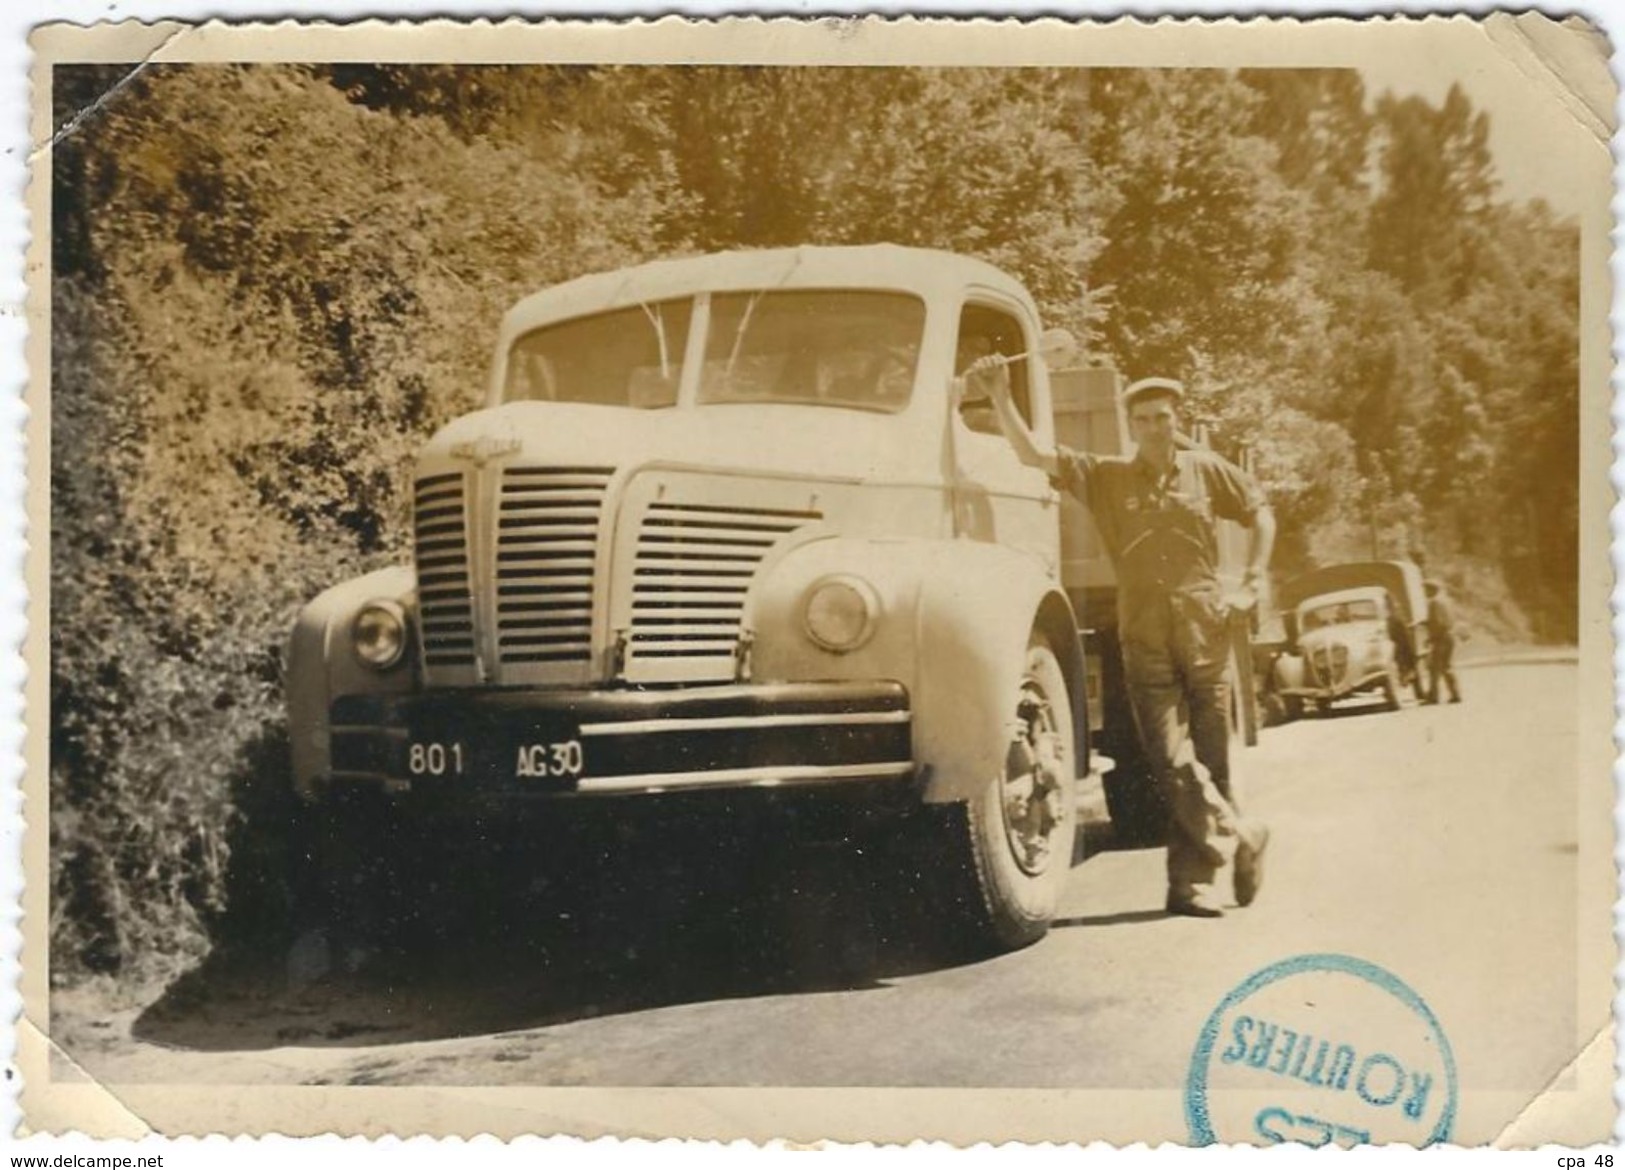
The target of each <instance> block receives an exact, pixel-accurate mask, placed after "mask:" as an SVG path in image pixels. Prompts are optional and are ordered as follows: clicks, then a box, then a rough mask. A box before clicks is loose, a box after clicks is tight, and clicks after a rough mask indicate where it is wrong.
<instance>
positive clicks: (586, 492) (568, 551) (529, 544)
mask: <svg viewBox="0 0 1625 1170" xmlns="http://www.w3.org/2000/svg"><path fill="white" fill-rule="evenodd" d="M612 474H613V469H611V468H607V467H509V468H507V469H506V470H505V471H504V472H503V476H502V497H501V503H500V505H499V508H498V517H497V563H496V590H497V636H498V645H499V647H500V651H501V656H502V661H503V662H504V663H525V662H585V661H588V660H589V659H590V658H591V656H592V599H593V564H594V559H595V557H596V555H597V551H598V522H599V519H600V515H601V513H602V511H603V506H604V491H605V488H606V487H607V486H608V484H609V480H610V476H611V475H612Z"/></svg>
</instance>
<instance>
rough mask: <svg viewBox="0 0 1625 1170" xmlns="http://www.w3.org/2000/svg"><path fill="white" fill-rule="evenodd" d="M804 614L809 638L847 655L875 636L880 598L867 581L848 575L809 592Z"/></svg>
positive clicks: (828, 580)
mask: <svg viewBox="0 0 1625 1170" xmlns="http://www.w3.org/2000/svg"><path fill="white" fill-rule="evenodd" d="M802 612H803V619H804V622H805V625H806V627H807V637H809V638H811V639H812V640H813V641H814V642H815V643H817V644H818V645H819V646H822V647H823V648H824V649H825V650H833V651H834V652H835V653H837V654H845V653H846V652H848V651H849V650H856V649H857V648H858V647H859V646H862V645H863V644H864V643H865V642H867V641H868V640H869V639H870V637H871V636H873V634H874V632H875V618H876V617H877V616H878V615H879V613H880V599H879V598H878V597H877V596H875V591H874V588H873V587H872V586H871V585H870V584H869V583H868V582H867V581H863V580H861V579H859V578H857V577H847V576H841V577H825V578H824V579H823V580H821V581H817V582H815V583H814V584H813V587H812V588H811V589H809V590H807V604H806V607H805V608H804V610H803V611H802Z"/></svg>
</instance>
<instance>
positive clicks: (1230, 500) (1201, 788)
mask: <svg viewBox="0 0 1625 1170" xmlns="http://www.w3.org/2000/svg"><path fill="white" fill-rule="evenodd" d="M1059 456H1060V473H1059V475H1058V477H1057V483H1058V484H1059V486H1060V487H1061V488H1062V490H1064V491H1068V492H1070V493H1071V494H1072V495H1074V496H1076V497H1077V498H1078V499H1079V500H1081V501H1082V502H1083V504H1084V505H1085V506H1086V507H1087V508H1088V509H1089V511H1090V514H1091V515H1092V516H1093V517H1094V521H1095V526H1096V528H1098V529H1099V531H1100V536H1101V540H1102V541H1103V542H1104V544H1105V546H1106V550H1107V552H1108V553H1109V554H1110V555H1111V559H1112V565H1113V567H1114V568H1115V569H1116V571H1117V614H1118V631H1119V636H1120V638H1121V641H1122V646H1123V669H1124V674H1125V676H1126V679H1127V683H1128V688H1129V693H1130V697H1131V700H1132V703H1133V707H1134V714H1135V718H1136V720H1137V721H1138V723H1139V725H1140V738H1141V740H1142V741H1143V742H1144V746H1145V752H1146V757H1147V763H1148V765H1149V767H1150V769H1151V773H1152V776H1153V777H1154V778H1155V780H1156V782H1157V783H1158V784H1159V785H1161V786H1162V788H1163V791H1164V792H1165V793H1166V795H1167V798H1168V807H1169V811H1170V814H1171V822H1172V823H1171V824H1170V826H1169V839H1168V894H1169V898H1170V899H1178V900H1184V901H1189V900H1192V899H1200V900H1207V901H1212V900H1215V898H1216V892H1215V889H1214V887H1215V884H1216V881H1217V878H1218V876H1219V874H1220V873H1221V872H1222V871H1223V870H1224V868H1225V867H1226V866H1227V865H1229V864H1230V862H1231V860H1232V859H1233V858H1234V856H1235V852H1236V845H1237V841H1238V833H1239V829H1240V823H1241V819H1240V815H1239V813H1238V812H1237V810H1236V808H1235V805H1234V804H1233V803H1232V801H1231V800H1230V799H1229V795H1230V756H1229V740H1230V722H1229V703H1230V695H1229V686H1228V683H1227V681H1226V679H1225V665H1226V662H1227V658H1228V653H1229V627H1228V620H1227V615H1226V612H1225V607H1224V601H1223V597H1222V592H1221V587H1220V584H1219V576H1218V567H1219V545H1218V534H1217V530H1216V528H1215V519H1216V518H1224V519H1229V520H1236V521H1239V522H1241V523H1243V524H1249V525H1250V524H1251V523H1252V519H1253V514H1254V513H1255V512H1256V511H1257V510H1258V509H1259V508H1260V507H1262V506H1263V503H1264V500H1263V497H1262V496H1261V495H1260V493H1259V491H1258V488H1257V487H1256V485H1254V483H1253V481H1252V479H1251V478H1250V477H1249V476H1248V475H1247V474H1246V473H1245V472H1243V471H1241V470H1240V469H1239V468H1237V467H1235V466H1234V465H1233V464H1231V463H1229V462H1227V461H1226V460H1224V459H1221V458H1220V457H1219V456H1217V455H1214V454H1213V453H1212V452H1210V451H1178V452H1176V453H1175V464H1174V466H1173V467H1172V468H1171V469H1170V470H1169V471H1168V473H1167V474H1162V473H1160V472H1158V471H1157V469H1156V468H1155V467H1153V466H1152V465H1151V463H1150V462H1149V461H1147V460H1144V459H1141V458H1138V457H1136V458H1134V459H1106V458H1101V457H1099V456H1093V455H1084V454H1078V453H1076V452H1071V451H1066V450H1062V451H1061V452H1059Z"/></svg>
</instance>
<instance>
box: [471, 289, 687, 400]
mask: <svg viewBox="0 0 1625 1170" xmlns="http://www.w3.org/2000/svg"><path fill="white" fill-rule="evenodd" d="M692 310H693V302H692V301H691V300H689V299H688V298H682V299H679V300H670V301H660V302H658V303H655V304H650V305H635V306H633V307H632V308H630V309H618V310H616V311H615V312H613V313H601V314H599V315H598V316H596V317H581V318H578V319H576V320H574V321H564V322H561V323H559V324H557V325H548V326H545V327H543V328H541V329H532V330H531V331H530V332H529V333H526V334H523V335H522V336H520V337H519V339H518V340H516V341H515V342H514V343H513V348H512V349H510V350H509V351H508V371H507V376H506V377H505V378H504V380H503V386H502V399H503V401H504V402H587V403H593V404H596V405H600V406H632V407H638V408H640V409H645V410H648V409H654V408H657V407H662V406H675V405H676V404H677V383H678V379H679V378H680V376H681V374H682V369H683V353H684V350H685V349H686V348H687V345H688V322H689V318H690V316H691V315H692Z"/></svg>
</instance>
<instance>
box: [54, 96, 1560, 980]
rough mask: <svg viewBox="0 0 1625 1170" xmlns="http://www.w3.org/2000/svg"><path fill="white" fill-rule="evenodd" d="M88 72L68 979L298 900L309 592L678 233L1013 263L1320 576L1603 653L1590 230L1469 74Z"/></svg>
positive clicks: (1056, 317) (69, 545)
mask: <svg viewBox="0 0 1625 1170" xmlns="http://www.w3.org/2000/svg"><path fill="white" fill-rule="evenodd" d="M115 83H117V84H115ZM55 93H56V96H57V104H58V108H57V111H56V113H57V121H58V124H59V125H67V123H68V121H69V118H70V116H71V115H74V114H77V113H79V112H81V111H83V110H86V109H90V108H91V106H92V103H93V100H94V99H96V98H99V97H101V96H102V95H103V94H108V93H110V96H108V98H107V100H106V101H105V102H102V103H101V104H99V105H96V106H95V107H94V109H93V110H92V112H90V113H88V114H86V115H85V116H84V117H83V118H82V119H80V120H78V121H77V122H75V123H74V124H73V125H72V126H71V127H70V128H69V129H68V130H67V131H66V132H65V134H64V135H63V137H62V138H61V140H60V141H59V143H58V145H57V146H56V148H55V150H54V153H53V183H54V192H53V194H54V201H53V214H54V229H53V245H54V267H55V283H54V286H53V287H54V295H53V301H52V378H53V397H52V419H51V423H52V449H51V461H52V462H51V466H52V474H51V540H52V549H51V598H50V605H51V654H52V662H51V704H52V708H51V722H50V730H51V857H52V876H51V881H52V895H53V897H52V937H53V961H54V962H55V964H56V966H57V968H58V969H59V970H64V971H74V970H83V969H87V968H88V969H101V970H115V969H118V970H129V969H131V968H132V967H141V966H142V965H143V964H145V963H147V962H153V961H158V960H161V959H172V958H174V957H176V956H184V955H188V954H193V953H196V952H197V951H198V950H200V949H201V948H203V947H205V946H207V945H208V944H209V940H210V938H211V932H213V937H218V934H219V930H220V929H221V927H220V921H219V920H220V916H221V915H222V913H223V912H224V911H225V910H226V909H227V907H228V906H230V907H232V908H233V909H234V910H236V911H238V912H241V911H243V909H244V907H245V906H250V907H253V908H254V913H253V916H254V917H256V918H257V919H259V920H261V921H267V922H269V921H275V920H276V918H277V916H278V915H279V914H280V913H282V910H283V909H285V905H286V897H287V891H286V890H285V888H283V887H282V886H281V885H280V881H281V875H282V872H283V870H284V869H285V866H286V862H287V860H288V858H287V857H286V855H285V854H286V849H287V847H288V844H287V843H288V832H287V827H288V825H289V823H290V821H291V818H292V815H293V813H292V810H291V808H290V807H289V805H288V803H287V797H286V776H285V772H286V758H285V757H286V730H285V727H284V725H283V715H282V695H281V691H280V669H281V651H282V645H283V640H284V638H285V637H286V633H287V630H288V629H289V626H290V624H291V622H292V619H293V616H294V614H295V613H296V611H297V609H298V607H299V606H300V605H301V604H302V603H303V602H304V601H305V600H307V599H308V598H309V597H310V596H311V595H313V594H314V593H316V592H318V591H319V590H320V589H322V588H324V587H325V586H327V585H329V584H331V583H333V582H335V581H338V580H341V579H343V578H345V577H348V576H351V575H354V574H356V573H358V572H361V571H365V570H366V569H368V568H371V567H375V566H379V565H382V564H386V563H390V562H392V561H395V560H397V559H399V558H400V557H401V556H402V555H403V554H404V552H405V539H406V527H405V524H404V521H405V517H404V515H403V513H402V504H403V501H404V500H405V498H406V492H405V491H404V490H403V489H404V487H405V484H406V480H407V476H408V475H409V471H410V460H411V458H412V453H413V451H414V450H415V449H416V448H417V446H418V445H419V444H420V443H421V442H422V440H423V439H424V438H425V437H426V436H427V435H428V434H429V433H431V432H432V431H433V430H434V428H435V427H437V426H438V425H440V424H441V423H442V422H444V421H446V420H447V419H449V418H450V417H452V416H454V415H455V414H457V413H460V412H462V411H464V410H466V409H468V408H469V407H471V406H472V405H474V404H475V403H476V402H477V401H478V399H479V396H480V394H481V392H482V388H483V382H484V376H485V365H486V358H487V346H488V344H489V341H490V339H491V338H492V337H493V336H494V332H495V326H496V323H497V319H498V316H499V314H500V313H501V312H502V311H503V310H504V309H505V308H506V307H507V305H508V304H509V303H511V301H512V300H514V299H515V298H516V297H517V296H518V295H520V294H521V293H524V292H527V291H530V290H532V289H535V288H538V287H542V286H545V285H547V284H549V283H551V282H554V281H557V280H559V279H563V278H566V277H569V276H573V275H576V274H579V273H581V272H584V271H590V270H596V269H605V268H611V267H615V266H618V265H620V264H624V263H628V262H632V261H636V260H639V259H643V258H647V257H651V256H655V255H665V254H671V253H674V252H682V251H691V250H707V249H715V248H725V247H737V246H762V245H772V244H783V243H798V242H812V243H860V242H870V241H877V240H890V241H893V242H898V243H908V244H917V245H924V246H933V247H942V248H948V249H953V250H957V251H962V252H969V253H972V254H976V255H980V256H983V257H985V258H987V259H989V260H992V261H994V262H995V263H998V264H1001V265H1003V266H1004V267H1006V268H1009V269H1010V270H1012V271H1014V272H1015V273H1017V274H1018V275H1020V276H1021V277H1022V278H1023V279H1024V280H1025V281H1026V282H1027V283H1028V285H1029V287H1031V288H1032V289H1033V290H1034V292H1035V295H1037V296H1038V298H1039V299H1040V301H1041V303H1042V305H1043V307H1044V310H1045V312H1046V315H1047V316H1048V317H1049V318H1050V319H1051V320H1053V321H1057V322H1060V323H1063V324H1066V325H1068V326H1070V327H1072V328H1073V329H1075V330H1076V331H1078V332H1079V333H1080V334H1082V335H1083V336H1084V337H1086V338H1087V340H1088V344H1089V345H1090V347H1091V348H1092V349H1093V351H1094V352H1095V354H1096V355H1097V356H1099V357H1101V358H1105V359H1109V360H1112V361H1115V362H1116V363H1117V364H1118V365H1119V366H1120V367H1121V368H1122V369H1124V370H1125V372H1127V373H1128V374H1130V375H1131V376H1139V375H1143V374H1151V373H1159V374H1171V375H1175V376H1179V377H1182V378H1184V379H1185V380H1186V381H1187V383H1188V384H1189V385H1190V387H1191V390H1192V396H1193V403H1194V406H1195V408H1196V412H1197V414H1198V416H1199V418H1200V420H1201V421H1203V422H1205V423H1208V424H1211V425H1212V426H1213V427H1214V428H1215V430H1216V433H1218V434H1219V435H1221V436H1226V437H1228V438H1230V439H1231V440H1234V439H1235V438H1237V437H1245V438H1246V440H1247V442H1248V444H1249V445H1250V446H1251V448H1252V450H1253V453H1254V457H1255V459H1256V463H1257V466H1258V469H1259V472H1260V474H1261V476H1262V477H1263V478H1264V479H1265V481H1266V484H1267V486H1268V487H1269V489H1270V491H1271V493H1272V496H1273V498H1274V500H1275V501H1276V504H1277V507H1278V509H1279V511H1280V513H1281V515H1282V520H1283V541H1282V547H1281V553H1280V557H1279V558H1278V563H1279V564H1280V566H1281V568H1282V569H1283V571H1287V572H1290V571H1292V570H1294V569H1296V568H1301V567H1303V566H1304V565H1306V564H1307V563H1309V562H1311V561H1313V560H1316V559H1321V560H1336V559H1342V558H1346V557H1349V556H1366V555H1370V554H1372V553H1378V554H1385V555H1386V554H1403V553H1406V552H1409V551H1411V550H1413V549H1422V550H1425V551H1426V552H1427V553H1428V555H1429V557H1430V566H1431V567H1432V568H1433V569H1434V570H1436V571H1438V572H1439V573H1440V574H1441V575H1444V576H1445V577H1446V578H1447V579H1449V580H1451V581H1452V582H1453V583H1454V584H1456V585H1457V586H1458V587H1459V588H1460V589H1461V591H1462V593H1463V596H1464V599H1465V601H1466V604H1467V606H1468V608H1470V609H1472V610H1474V611H1476V613H1477V614H1478V615H1479V619H1480V621H1481V623H1485V624H1487V625H1488V626H1489V627H1490V628H1492V629H1493V630H1494V632H1497V633H1499V634H1501V635H1503V636H1509V637H1517V636H1524V635H1526V634H1527V633H1528V632H1529V630H1530V628H1533V630H1534V632H1535V633H1536V634H1538V635H1540V636H1542V637H1545V638H1549V639H1562V638H1572V637H1573V634H1574V628H1575V625H1574V622H1575V616H1574V602H1575V575H1574V572H1575V570H1574V564H1575V552H1576V549H1577V541H1578V535H1577V504H1576V495H1575V483H1574V482H1573V479H1572V477H1571V476H1570V473H1571V472H1572V469H1573V468H1574V467H1575V465H1576V458H1575V452H1576V450H1577V447H1576V443H1577V438H1576V436H1577V427H1576V394H1577V377H1576V372H1575V362H1576V357H1577V355H1576V350H1577V346H1576V341H1575V338H1576V314H1577V307H1578V286H1577V274H1576V261H1577V247H1576V234H1575V229H1574V225H1573V224H1572V223H1570V222H1568V221H1564V220H1561V219H1558V218H1556V217H1554V216H1553V215H1551V214H1550V212H1549V211H1547V210H1546V209H1544V208H1541V207H1518V206H1513V205H1510V204H1507V203H1505V202H1501V201H1497V200H1496V199H1495V198H1494V184H1493V168H1492V167H1491V166H1490V163H1489V159H1488V156H1487V154H1486V153H1485V151H1484V149H1483V127H1482V124H1481V120H1480V119H1479V118H1478V117H1477V116H1476V115H1475V114H1474V113H1473V111H1472V110H1471V108H1470V107H1469V106H1467V105H1466V103H1465V100H1464V99H1462V98H1461V97H1460V95H1459V94H1455V93H1453V94H1452V95H1451V97H1450V98H1449V99H1448V100H1447V101H1446V102H1445V103H1444V104H1443V105H1441V106H1439V107H1433V106H1429V105H1428V104H1427V103H1423V102H1418V101H1416V100H1414V99H1407V100H1405V101H1397V100H1393V99H1385V100H1383V101H1381V102H1378V103H1376V104H1372V103H1370V102H1369V101H1368V100H1367V97H1366V95H1365V94H1364V92H1363V90H1362V89H1361V88H1360V85H1359V82H1358V79H1357V78H1355V77H1353V76H1352V75H1351V74H1348V73H1346V72H1330V73H1313V72H1305V73H1292V72H1285V71H1267V72H1264V73H1259V74H1251V73H1242V74H1239V75H1238V74H1230V73H1226V72H1223V71H1215V70H1201V71H1190V72H1153V71H1124V70H1095V71H1066V70H916V71H908V70H880V69H875V70H818V69H803V70H795V69H790V70H784V69H781V70H739V69H724V68H670V69H640V68H620V69H585V68H576V69H566V68H515V67H504V68H496V67H492V68H467V69H457V68H450V67H431V66H425V67H408V66H392V67H372V66H364V65H351V66H331V67H283V66H255V67H242V66H223V65H222V66H215V65H196V66H156V67H151V68H147V69H144V70H142V71H140V72H139V73H138V74H137V75H135V76H134V77H133V78H128V79H126V78H124V77H122V75H121V74H120V73H119V72H117V71H114V70H109V69H107V68H105V67H93V66H80V67H64V68H59V69H58V71H57V74H56V89H55ZM1368 157H1370V158H1375V159H1376V160H1378V166H1377V167H1376V169H1375V172H1373V171H1372V170H1371V169H1370V168H1368V167H1367V165H1366V164H1367V158H1368ZM1439 159H1446V160H1449V163H1448V165H1444V166H1440V165H1436V164H1437V160H1439ZM1424 163H1425V164H1426V165H1423V164H1424ZM1407 241H1409V242H1407ZM1412 244H1415V245H1416V246H1414V247H1413V246H1412ZM1553 468H1558V469H1563V473H1562V474H1556V475H1554V474H1553V473H1552V469H1553ZM1532 517H1539V518H1540V522H1539V523H1534V522H1531V518H1532ZM236 916H237V917H238V918H239V919H240V918H241V917H242V914H241V913H238V914H237V915H236Z"/></svg>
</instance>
